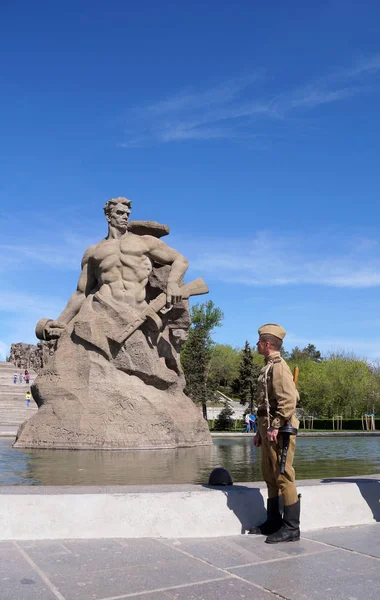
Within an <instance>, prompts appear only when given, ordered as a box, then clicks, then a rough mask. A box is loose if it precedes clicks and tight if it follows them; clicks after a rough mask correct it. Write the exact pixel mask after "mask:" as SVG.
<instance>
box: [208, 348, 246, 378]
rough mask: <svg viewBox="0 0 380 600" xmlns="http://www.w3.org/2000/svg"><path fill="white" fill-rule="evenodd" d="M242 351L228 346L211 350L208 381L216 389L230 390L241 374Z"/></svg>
mask: <svg viewBox="0 0 380 600" xmlns="http://www.w3.org/2000/svg"><path fill="white" fill-rule="evenodd" d="M239 360H240V350H239V349H238V348H233V347H232V346H230V345H228V344H215V345H214V346H213V347H212V348H211V358H210V365H209V373H208V380H209V382H210V385H214V386H215V387H223V388H228V387H229V386H230V385H231V383H232V381H233V380H234V379H236V378H237V376H238V373H239Z"/></svg>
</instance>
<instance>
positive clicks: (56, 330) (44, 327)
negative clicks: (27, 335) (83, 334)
mask: <svg viewBox="0 0 380 600" xmlns="http://www.w3.org/2000/svg"><path fill="white" fill-rule="evenodd" d="M65 328H66V326H65V325H64V323H61V322H60V321H53V320H52V319H40V320H39V321H38V323H37V325H36V337H37V338H38V339H39V340H45V341H46V340H56V339H58V338H59V337H60V336H61V334H62V333H63V332H64V331H65Z"/></svg>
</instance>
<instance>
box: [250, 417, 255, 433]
mask: <svg viewBox="0 0 380 600" xmlns="http://www.w3.org/2000/svg"><path fill="white" fill-rule="evenodd" d="M249 419H250V425H251V431H253V432H254V433H256V417H255V415H254V414H253V413H251V414H250V415H249Z"/></svg>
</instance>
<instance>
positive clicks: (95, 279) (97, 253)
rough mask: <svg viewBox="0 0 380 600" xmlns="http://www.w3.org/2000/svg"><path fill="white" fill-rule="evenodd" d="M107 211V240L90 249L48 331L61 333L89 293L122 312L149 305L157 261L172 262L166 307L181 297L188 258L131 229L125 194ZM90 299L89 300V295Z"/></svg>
mask: <svg viewBox="0 0 380 600" xmlns="http://www.w3.org/2000/svg"><path fill="white" fill-rule="evenodd" d="M107 204H108V205H109V204H111V206H110V208H109V210H108V209H107V210H106V207H107V205H106V207H105V212H106V218H107V221H108V235H107V238H106V239H104V240H102V241H101V242H99V243H98V244H96V245H94V246H90V247H89V248H87V250H86V252H85V254H84V257H83V260H82V272H81V275H80V278H79V281H78V286H77V289H76V291H75V292H74V294H72V296H71V298H70V299H69V301H68V303H67V306H66V308H65V309H64V310H63V311H62V313H61V314H60V316H59V317H58V319H57V320H56V321H52V322H49V324H48V325H47V328H48V330H49V331H48V335H49V336H50V337H58V336H59V335H60V333H61V332H62V331H63V330H64V329H65V327H66V326H67V325H68V324H69V323H70V322H71V321H72V320H73V319H74V317H75V316H76V315H77V314H78V312H79V311H80V309H81V307H82V305H83V303H84V301H85V299H86V298H87V297H88V296H89V294H95V296H96V297H98V298H99V299H102V300H104V301H105V302H107V303H108V304H112V306H113V307H114V308H115V309H116V310H117V311H120V312H125V310H126V309H127V308H128V307H129V308H133V309H137V311H138V310H139V309H141V308H143V307H144V305H145V294H146V292H145V288H146V285H147V283H148V278H149V275H150V273H151V271H152V268H153V263H154V262H155V263H159V264H162V265H170V266H171V269H170V273H169V276H168V281H167V288H166V290H165V291H166V295H167V305H171V304H173V303H175V302H177V301H178V300H180V299H181V290H180V287H179V285H178V284H179V281H180V280H181V279H182V277H183V275H184V274H185V272H186V270H187V267H188V262H187V260H186V258H185V257H184V256H182V254H180V253H179V252H177V251H176V250H174V249H173V248H170V246H168V245H167V244H165V243H164V242H162V241H161V240H160V239H159V238H156V237H154V236H152V235H135V234H134V233H132V232H130V231H128V220H129V214H130V211H131V207H130V201H129V200H127V199H125V198H117V199H113V200H112V199H111V200H110V201H109V202H108V203H107ZM89 300H90V299H89Z"/></svg>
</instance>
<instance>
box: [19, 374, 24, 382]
mask: <svg viewBox="0 0 380 600" xmlns="http://www.w3.org/2000/svg"><path fill="white" fill-rule="evenodd" d="M23 379H24V375H23V374H22V373H20V375H19V382H20V383H22V380H23Z"/></svg>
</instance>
